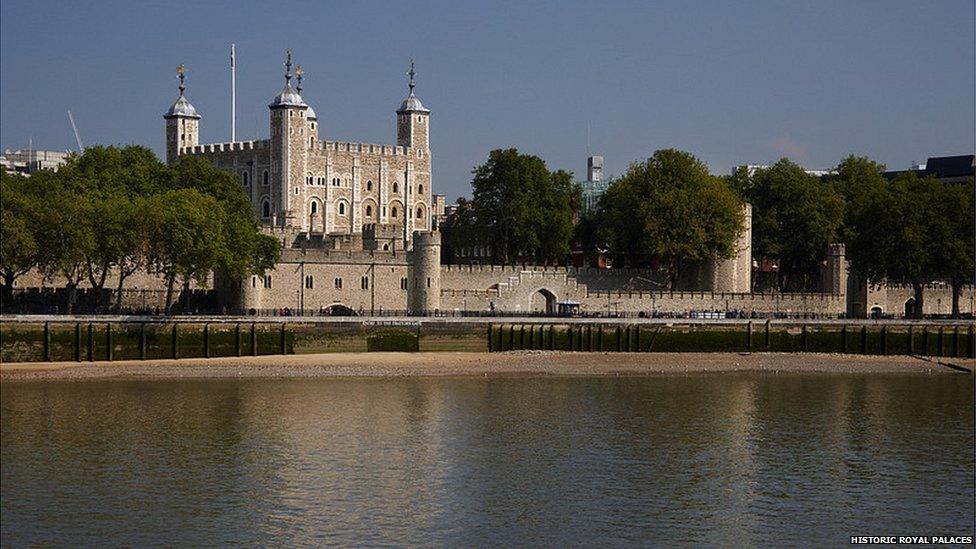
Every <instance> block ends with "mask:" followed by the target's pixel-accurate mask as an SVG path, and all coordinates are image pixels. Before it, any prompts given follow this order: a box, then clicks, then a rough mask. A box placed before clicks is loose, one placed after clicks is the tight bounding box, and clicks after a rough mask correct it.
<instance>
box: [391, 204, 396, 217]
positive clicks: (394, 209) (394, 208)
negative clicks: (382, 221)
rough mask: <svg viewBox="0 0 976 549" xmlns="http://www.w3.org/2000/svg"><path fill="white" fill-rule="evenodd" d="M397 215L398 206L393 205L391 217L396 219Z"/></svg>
mask: <svg viewBox="0 0 976 549" xmlns="http://www.w3.org/2000/svg"><path fill="white" fill-rule="evenodd" d="M396 216H397V209H396V206H393V208H392V209H391V210H390V217H392V218H394V219H396Z"/></svg>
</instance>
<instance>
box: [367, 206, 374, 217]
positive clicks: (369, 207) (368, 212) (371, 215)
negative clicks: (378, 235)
mask: <svg viewBox="0 0 976 549" xmlns="http://www.w3.org/2000/svg"><path fill="white" fill-rule="evenodd" d="M366 217H373V207H372V206H366Z"/></svg>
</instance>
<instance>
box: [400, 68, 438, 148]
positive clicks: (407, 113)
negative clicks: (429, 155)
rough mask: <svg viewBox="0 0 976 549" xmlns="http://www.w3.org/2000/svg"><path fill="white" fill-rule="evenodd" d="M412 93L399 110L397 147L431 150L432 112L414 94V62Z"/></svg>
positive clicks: (411, 71) (411, 83)
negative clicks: (430, 125)
mask: <svg viewBox="0 0 976 549" xmlns="http://www.w3.org/2000/svg"><path fill="white" fill-rule="evenodd" d="M408 74H409V75H410V83H409V84H408V85H409V87H410V93H409V95H407V98H406V99H404V100H403V103H401V104H400V108H399V109H397V145H399V146H401V147H411V148H414V149H424V150H428V149H430V136H429V132H428V130H429V129H430V127H429V124H430V110H429V109H427V108H425V107H424V104H423V103H421V102H420V98H418V97H417V96H416V95H415V94H414V92H413V88H414V86H416V84H415V83H414V79H413V78H414V76H416V74H417V73H416V72H415V71H414V70H413V60H411V61H410V72H409V73H408Z"/></svg>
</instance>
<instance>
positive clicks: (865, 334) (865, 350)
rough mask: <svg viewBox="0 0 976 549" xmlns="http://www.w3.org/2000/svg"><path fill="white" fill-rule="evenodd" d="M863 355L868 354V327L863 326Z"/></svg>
mask: <svg viewBox="0 0 976 549" xmlns="http://www.w3.org/2000/svg"><path fill="white" fill-rule="evenodd" d="M861 354H862V355H866V354H868V327H867V326H861Z"/></svg>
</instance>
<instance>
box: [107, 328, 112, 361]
mask: <svg viewBox="0 0 976 549" xmlns="http://www.w3.org/2000/svg"><path fill="white" fill-rule="evenodd" d="M112 351H113V349H112V323H111V322H109V323H107V324H105V360H107V361H109V362H112Z"/></svg>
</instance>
